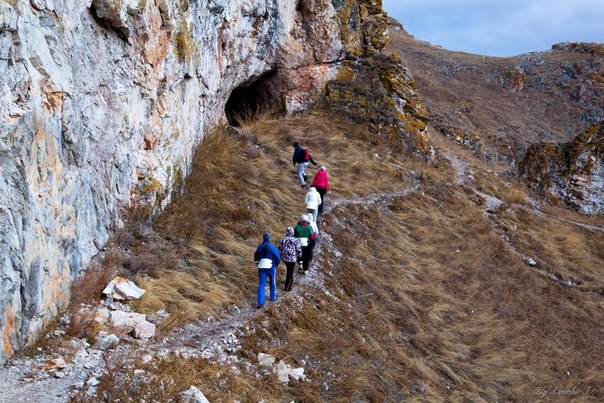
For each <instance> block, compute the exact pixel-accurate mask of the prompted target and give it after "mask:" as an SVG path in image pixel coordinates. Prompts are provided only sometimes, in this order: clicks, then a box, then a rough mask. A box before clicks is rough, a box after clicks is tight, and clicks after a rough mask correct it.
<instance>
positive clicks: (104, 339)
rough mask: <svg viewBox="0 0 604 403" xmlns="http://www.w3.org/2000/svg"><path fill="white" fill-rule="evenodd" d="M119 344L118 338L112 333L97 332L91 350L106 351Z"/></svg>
mask: <svg viewBox="0 0 604 403" xmlns="http://www.w3.org/2000/svg"><path fill="white" fill-rule="evenodd" d="M119 343H120V338H119V337H117V336H116V335H114V334H112V333H107V332H99V334H97V336H96V338H95V343H94V345H93V346H92V348H96V349H97V350H102V351H106V350H109V349H112V348H115V347H117V345H118V344H119Z"/></svg>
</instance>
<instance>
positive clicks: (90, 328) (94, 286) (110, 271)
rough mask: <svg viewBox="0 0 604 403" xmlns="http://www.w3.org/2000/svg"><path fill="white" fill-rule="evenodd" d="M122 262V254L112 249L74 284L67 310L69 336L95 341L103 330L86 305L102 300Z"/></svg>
mask: <svg viewBox="0 0 604 403" xmlns="http://www.w3.org/2000/svg"><path fill="white" fill-rule="evenodd" d="M122 262H123V256H122V253H121V252H120V251H119V250H118V249H115V248H111V247H110V248H109V250H108V251H107V253H106V254H105V256H104V257H103V259H102V260H101V261H100V262H98V263H96V264H93V265H92V266H91V267H90V268H89V269H88V270H87V271H86V274H84V275H83V276H82V277H80V279H78V280H77V281H76V282H75V283H73V284H72V286H71V301H70V304H69V307H68V310H67V314H68V316H69V326H68V327H67V334H68V335H70V336H72V337H77V338H85V337H88V338H91V339H94V337H95V336H96V334H97V333H98V332H99V331H100V330H101V329H100V327H99V326H98V324H97V323H96V322H95V321H94V312H93V311H90V310H88V309H85V305H86V304H88V303H90V302H91V301H95V302H96V301H98V300H99V299H100V298H101V292H102V291H103V289H104V288H105V287H106V286H107V284H108V283H109V282H110V281H111V280H112V279H113V278H114V277H115V275H116V274H117V272H118V270H119V268H120V267H121V266H122Z"/></svg>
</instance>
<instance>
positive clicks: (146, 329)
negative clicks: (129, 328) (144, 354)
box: [134, 321, 155, 339]
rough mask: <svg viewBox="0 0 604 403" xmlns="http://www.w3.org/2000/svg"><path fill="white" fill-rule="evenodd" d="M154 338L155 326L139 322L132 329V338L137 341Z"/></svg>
mask: <svg viewBox="0 0 604 403" xmlns="http://www.w3.org/2000/svg"><path fill="white" fill-rule="evenodd" d="M153 336H155V324H154V323H151V322H147V321H144V322H140V323H138V324H137V325H136V326H135V327H134V337H136V338H137V339H150V338H151V337H153Z"/></svg>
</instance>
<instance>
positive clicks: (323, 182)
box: [312, 166, 329, 213]
mask: <svg viewBox="0 0 604 403" xmlns="http://www.w3.org/2000/svg"><path fill="white" fill-rule="evenodd" d="M312 185H313V186H314V187H315V189H317V192H319V194H320V195H321V203H320V204H319V213H322V212H323V203H325V193H327V192H328V191H329V177H328V175H327V169H326V168H325V167H324V166H323V167H321V169H319V171H318V172H317V174H316V175H315V178H314V179H313V181H312Z"/></svg>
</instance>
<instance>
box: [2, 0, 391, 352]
mask: <svg viewBox="0 0 604 403" xmlns="http://www.w3.org/2000/svg"><path fill="white" fill-rule="evenodd" d="M379 9H380V4H379V2H376V1H360V0H357V1H338V2H332V1H328V0H284V1H272V0H240V1H234V0H230V1H229V0H211V1H190V0H180V1H175V2H172V1H166V0H88V1H82V2H73V1H67V0H31V1H27V2H24V1H16V0H0V71H2V76H1V78H0V116H1V119H2V125H0V159H1V161H2V163H1V171H0V256H1V257H2V264H1V267H0V362H2V361H4V360H5V359H7V358H8V357H10V356H11V355H12V354H13V353H14V351H15V350H16V349H17V348H19V347H20V346H22V345H24V344H26V343H28V342H31V341H32V340H33V339H34V337H35V336H36V335H37V334H39V332H40V331H41V330H42V329H43V327H44V326H45V324H47V323H49V321H51V320H52V318H53V317H55V316H56V314H57V312H58V311H59V310H61V309H62V308H63V307H65V305H66V304H67V302H68V300H69V295H70V290H69V286H70V284H71V282H72V281H73V280H74V279H75V278H77V277H78V276H79V275H80V274H81V273H82V272H83V270H85V268H86V267H87V265H88V263H89V262H90V261H91V258H92V257H93V256H95V255H96V254H98V253H99V251H100V250H101V249H102V248H103V245H104V244H105V243H106V241H107V240H108V238H109V237H110V235H111V234H112V233H113V232H114V231H115V230H116V229H117V228H119V227H120V226H121V225H122V220H123V218H124V216H125V214H126V212H127V211H129V210H130V209H131V208H132V207H134V206H145V208H146V211H147V213H148V214H150V215H151V214H153V213H154V212H156V211H159V210H161V209H162V208H163V207H164V206H165V205H166V204H167V203H168V202H169V200H170V194H171V192H172V190H173V189H175V188H176V187H177V186H178V185H179V184H180V183H181V181H182V179H183V177H184V176H185V175H186V174H187V170H188V168H189V161H190V158H191V155H192V152H193V149H194V147H195V145H197V144H198V143H199V142H200V141H201V140H202V138H203V134H204V132H205V131H206V130H207V129H209V128H211V127H212V126H214V125H216V124H218V123H220V122H223V121H224V120H225V105H226V103H227V101H228V99H229V96H230V94H231V93H232V92H233V91H234V89H236V88H238V87H247V86H250V85H252V84H253V83H254V82H256V81H257V80H258V79H259V78H261V77H267V73H271V74H270V75H269V77H270V79H269V81H268V82H267V83H266V87H267V88H270V96H272V97H277V98H279V104H280V105H282V106H283V109H284V110H287V111H293V110H296V109H300V108H304V107H305V106H306V105H307V104H308V103H309V102H312V101H313V100H314V99H315V98H316V96H317V94H318V93H319V91H320V89H321V86H322V84H323V83H324V82H325V81H326V80H328V79H331V78H335V77H336V75H337V71H338V69H339V63H340V62H341V61H342V60H344V59H345V58H346V57H347V55H349V54H351V51H352V50H355V49H365V50H375V49H378V48H379V47H380V46H381V44H380V41H381V40H382V39H383V33H380V29H381V28H380V26H381V25H380V19H381V17H380V13H379ZM368 10H370V11H371V12H369V11H368Z"/></svg>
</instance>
